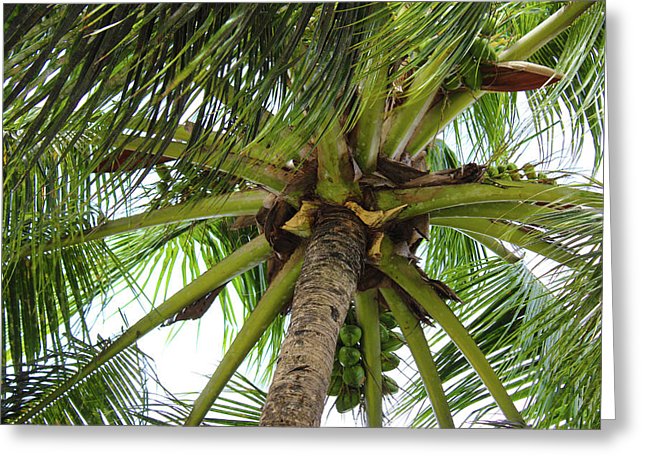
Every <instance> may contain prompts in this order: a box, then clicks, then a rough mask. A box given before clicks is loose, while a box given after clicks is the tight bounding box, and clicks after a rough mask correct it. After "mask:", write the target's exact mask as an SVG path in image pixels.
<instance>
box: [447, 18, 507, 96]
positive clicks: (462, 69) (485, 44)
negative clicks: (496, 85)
mask: <svg viewBox="0 0 646 470" xmlns="http://www.w3.org/2000/svg"><path fill="white" fill-rule="evenodd" d="M495 29H496V21H495V20H494V19H493V18H490V19H489V20H487V22H486V23H485V25H484V26H483V28H482V30H481V31H480V36H478V37H477V38H476V39H475V40H474V41H473V44H472V45H471V47H470V48H469V53H468V55H467V57H466V58H465V60H463V61H462V63H460V64H457V65H456V66H455V68H454V70H453V71H452V72H451V73H450V74H449V75H448V77H447V78H446V80H445V81H444V84H443V85H442V87H443V88H444V89H445V90H447V91H454V90H457V89H458V88H460V87H463V86H466V87H467V88H469V89H471V90H479V89H480V86H481V85H482V74H481V72H480V64H481V63H493V62H497V61H498V55H497V54H496V51H495V50H494V48H493V47H492V46H491V44H490V36H492V35H493V34H494V32H495Z"/></svg>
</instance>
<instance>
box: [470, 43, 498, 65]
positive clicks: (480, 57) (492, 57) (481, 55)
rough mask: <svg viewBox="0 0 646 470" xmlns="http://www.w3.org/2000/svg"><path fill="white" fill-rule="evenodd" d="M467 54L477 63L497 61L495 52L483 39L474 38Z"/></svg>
mask: <svg viewBox="0 0 646 470" xmlns="http://www.w3.org/2000/svg"><path fill="white" fill-rule="evenodd" d="M469 54H470V55H471V57H473V58H475V59H476V60H477V61H479V62H495V61H496V60H498V56H497V55H496V51H494V50H493V48H492V47H491V46H490V45H489V41H487V40H486V39H485V38H476V39H475V41H473V44H471V47H470V48H469Z"/></svg>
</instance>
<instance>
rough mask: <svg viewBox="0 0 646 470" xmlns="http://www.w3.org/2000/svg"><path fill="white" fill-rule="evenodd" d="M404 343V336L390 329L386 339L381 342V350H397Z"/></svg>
mask: <svg viewBox="0 0 646 470" xmlns="http://www.w3.org/2000/svg"><path fill="white" fill-rule="evenodd" d="M403 345H404V337H403V336H402V335H400V334H399V333H397V332H394V331H390V332H389V333H388V340H387V341H385V342H382V343H381V352H385V353H387V352H393V351H397V350H398V349H399V348H401V347H402V346H403Z"/></svg>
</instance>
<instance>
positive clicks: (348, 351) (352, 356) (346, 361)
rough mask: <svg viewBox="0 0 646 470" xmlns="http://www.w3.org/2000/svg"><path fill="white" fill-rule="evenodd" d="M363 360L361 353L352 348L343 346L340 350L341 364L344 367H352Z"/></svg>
mask: <svg viewBox="0 0 646 470" xmlns="http://www.w3.org/2000/svg"><path fill="white" fill-rule="evenodd" d="M360 360H361V352H360V351H359V350H358V349H357V348H354V347H352V346H343V347H342V348H341V349H340V350H339V362H340V363H341V365H342V366H343V367H350V366H353V365H355V364H356V363H358V362H359V361H360Z"/></svg>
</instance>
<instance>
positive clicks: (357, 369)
mask: <svg viewBox="0 0 646 470" xmlns="http://www.w3.org/2000/svg"><path fill="white" fill-rule="evenodd" d="M365 381H366V372H365V371H364V370H363V367H362V366H361V364H357V365H354V366H351V367H346V368H345V369H343V382H344V383H345V384H346V385H348V386H349V387H355V388H357V387H360V386H361V385H362V384H363V383H364V382H365Z"/></svg>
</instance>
